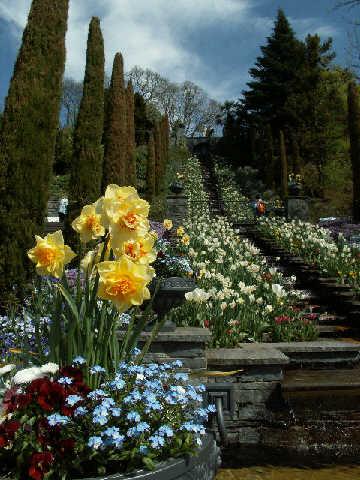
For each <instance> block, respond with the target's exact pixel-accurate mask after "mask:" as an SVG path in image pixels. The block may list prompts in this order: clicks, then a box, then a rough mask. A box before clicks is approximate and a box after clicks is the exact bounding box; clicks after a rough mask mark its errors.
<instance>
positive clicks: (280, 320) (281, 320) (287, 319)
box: [275, 315, 292, 325]
mask: <svg viewBox="0 0 360 480" xmlns="http://www.w3.org/2000/svg"><path fill="white" fill-rule="evenodd" d="M291 321H292V318H291V317H288V316H287V315H280V316H279V317H275V323H276V324H277V325H281V324H282V323H289V322H291Z"/></svg>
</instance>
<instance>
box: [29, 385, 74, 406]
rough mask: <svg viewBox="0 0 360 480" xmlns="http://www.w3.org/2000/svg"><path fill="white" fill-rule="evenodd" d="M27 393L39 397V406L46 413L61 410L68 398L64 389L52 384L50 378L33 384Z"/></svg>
mask: <svg viewBox="0 0 360 480" xmlns="http://www.w3.org/2000/svg"><path fill="white" fill-rule="evenodd" d="M27 393H28V394H30V395H33V396H34V397H37V399H36V401H37V404H38V405H39V406H40V407H41V408H42V409H43V410H45V411H46V412H52V411H53V410H55V409H57V408H59V407H60V406H61V405H62V404H63V403H64V400H65V398H66V394H65V389H64V387H63V386H62V385H60V384H59V383H55V382H51V381H50V380H49V379H48V378H39V379H38V380H34V381H33V382H31V384H30V385H29V387H28V388H27Z"/></svg>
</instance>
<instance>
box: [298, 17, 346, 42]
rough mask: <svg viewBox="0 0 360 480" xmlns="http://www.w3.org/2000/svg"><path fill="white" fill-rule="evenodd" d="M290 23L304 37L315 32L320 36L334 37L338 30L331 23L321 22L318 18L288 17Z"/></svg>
mask: <svg viewBox="0 0 360 480" xmlns="http://www.w3.org/2000/svg"><path fill="white" fill-rule="evenodd" d="M290 23H291V24H292V25H293V27H294V30H295V32H296V33H297V34H298V35H299V37H301V38H304V37H306V35H307V34H308V33H311V34H315V33H317V34H318V35H320V37H322V38H327V37H336V36H337V35H339V33H340V31H339V29H338V28H336V27H335V26H333V25H324V24H321V23H320V21H319V19H318V18H315V17H309V18H300V19H299V18H290Z"/></svg>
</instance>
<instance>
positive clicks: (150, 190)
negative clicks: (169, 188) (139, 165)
mask: <svg viewBox="0 0 360 480" xmlns="http://www.w3.org/2000/svg"><path fill="white" fill-rule="evenodd" d="M155 169H156V152H155V141H154V134H153V132H151V133H150V135H149V143H148V155H147V165H146V194H147V198H148V200H149V202H152V200H153V199H154V197H155V194H156V180H155Z"/></svg>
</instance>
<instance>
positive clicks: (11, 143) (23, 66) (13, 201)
mask: <svg viewBox="0 0 360 480" xmlns="http://www.w3.org/2000/svg"><path fill="white" fill-rule="evenodd" d="M68 8H69V2H68V0H52V1H51V2H49V1H48V0H33V2H32V5H31V9H30V13H29V18H28V22H27V26H26V28H25V30H24V33H23V38H22V45H21V48H20V51H19V54H18V58H17V61H16V64H15V68H14V73H13V77H12V80H11V83H10V88H9V93H8V96H7V99H6V101H5V110H4V115H3V122H2V132H1V135H2V138H1V142H0V231H1V242H0V289H1V292H2V298H4V297H5V295H4V294H5V292H6V290H9V289H16V288H17V287H19V286H20V285H21V283H22V282H23V281H24V280H25V279H26V277H27V272H28V271H29V269H30V263H29V261H28V259H27V257H26V250H27V249H28V248H29V247H30V246H31V245H32V244H33V242H34V238H33V236H34V234H35V233H41V230H42V228H43V223H44V217H45V215H46V211H47V200H48V190H49V181H50V178H51V171H52V162H53V157H54V149H55V139H56V132H57V126H58V121H59V110H60V99H61V87H62V77H63V73H64V66H65V34H66V29H67V18H68Z"/></svg>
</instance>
